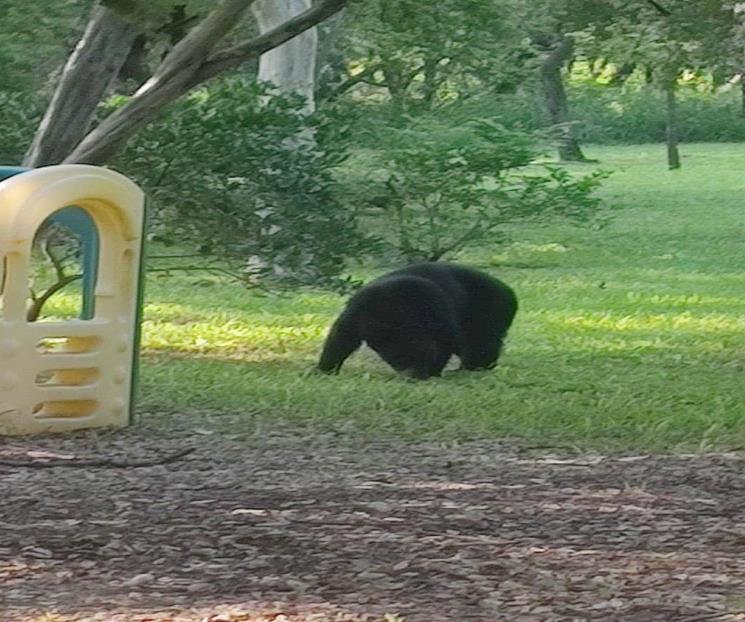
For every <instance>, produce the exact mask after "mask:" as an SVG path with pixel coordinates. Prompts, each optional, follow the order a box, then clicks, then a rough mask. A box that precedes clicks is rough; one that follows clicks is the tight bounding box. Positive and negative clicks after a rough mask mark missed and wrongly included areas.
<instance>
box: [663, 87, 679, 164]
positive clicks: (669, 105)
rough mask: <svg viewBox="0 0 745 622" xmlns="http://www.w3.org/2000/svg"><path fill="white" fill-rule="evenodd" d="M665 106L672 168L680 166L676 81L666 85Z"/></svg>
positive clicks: (669, 160)
mask: <svg viewBox="0 0 745 622" xmlns="http://www.w3.org/2000/svg"><path fill="white" fill-rule="evenodd" d="M665 108H666V113H667V128H666V132H665V138H666V141H667V167H668V168H669V169H671V170H672V169H676V168H680V152H679V150H678V102H677V99H676V97H675V83H674V82H672V83H670V84H668V85H666V87H665Z"/></svg>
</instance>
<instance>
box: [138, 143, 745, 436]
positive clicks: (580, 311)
mask: <svg viewBox="0 0 745 622" xmlns="http://www.w3.org/2000/svg"><path fill="white" fill-rule="evenodd" d="M682 151H683V167H684V168H683V169H682V170H679V171H668V170H667V169H666V166H665V161H664V147H663V146H661V145H640V146H623V147H602V148H600V147H595V148H594V147H588V148H587V149H586V152H587V154H588V156H590V157H593V158H598V159H599V160H600V164H599V165H598V166H600V167H602V168H604V169H608V170H613V171H614V173H613V175H612V176H611V177H610V179H608V180H607V181H606V182H605V184H604V189H603V194H604V196H605V197H606V198H607V201H608V204H609V205H610V206H612V207H614V208H615V216H614V220H613V222H612V224H611V225H610V226H609V227H607V228H605V229H603V230H601V231H589V230H584V229H577V228H572V227H569V226H566V225H558V226H556V225H551V226H542V227H541V226H534V225H531V226H528V227H525V228H520V229H516V230H514V231H513V237H514V243H513V244H512V245H510V246H508V247H501V248H500V247H498V248H493V249H486V250H482V251H479V252H474V253H470V254H469V255H468V256H466V257H463V258H462V261H464V262H466V263H471V264H474V265H478V266H481V267H484V268H486V269H488V270H489V271H490V272H492V273H493V274H495V275H497V276H499V277H500V278H502V279H504V280H505V281H507V282H508V283H510V284H511V285H512V286H513V287H514V288H515V290H516V291H517V293H518V296H519V299H520V303H521V308H520V311H519V312H518V315H517V318H516V323H515V324H514V326H513V329H512V331H511V333H510V336H509V341H508V345H507V348H506V351H505V353H504V355H503V358H502V359H501V364H500V366H499V368H498V369H496V370H495V371H492V372H484V373H464V374H459V373H450V374H446V375H445V376H444V377H442V378H440V379H435V380H432V381H427V382H412V381H406V380H403V379H400V378H398V377H396V376H394V374H393V372H392V371H390V370H389V369H388V368H386V367H385V366H384V365H383V364H382V363H380V362H379V361H378V360H377V359H376V358H375V357H374V356H373V355H372V354H371V353H369V352H368V353H365V352H359V353H357V354H356V355H355V356H354V357H353V358H352V359H351V360H350V361H349V362H348V363H347V365H346V366H345V368H344V369H343V370H342V373H341V374H340V375H339V376H336V377H326V376H320V375H316V374H312V373H308V371H309V369H310V368H311V367H312V366H313V363H314V361H315V358H316V356H317V353H318V351H319V348H320V346H321V344H322V340H323V337H324V335H325V331H326V330H327V327H328V325H329V323H330V322H331V321H332V320H333V318H334V317H335V315H336V314H337V313H338V312H339V310H340V309H341V307H342V304H343V299H342V298H340V297H338V296H335V295H329V294H322V293H312V292H311V293H307V292H306V293H301V294H298V295H296V296H291V297H258V296H256V295H254V294H252V293H249V292H246V291H244V290H242V289H241V288H239V287H237V286H232V285H226V284H220V283H215V282H209V281H205V282H203V283H196V284H195V280H194V279H191V280H190V279H186V278H158V277H155V276H153V277H151V278H150V279H149V281H148V284H147V304H146V309H145V323H144V361H143V365H142V374H141V375H142V378H141V389H142V397H141V410H142V411H143V412H144V413H145V415H144V416H147V417H162V419H163V423H164V424H167V422H168V420H169V416H168V414H167V413H171V412H180V413H183V412H193V413H194V417H195V421H196V422H197V424H199V422H204V418H205V417H206V418H208V419H209V420H210V421H209V423H210V425H216V426H218V427H222V428H223V429H225V430H226V431H230V432H231V433H235V434H237V435H241V434H253V433H255V432H256V431H257V430H259V431H260V430H263V429H266V428H270V427H271V426H275V425H281V426H283V427H286V426H299V427H301V428H303V429H307V428H311V429H315V430H319V431H323V432H333V431H335V432H338V433H340V434H342V435H343V436H345V437H352V438H355V439H361V440H367V439H374V438H381V437H389V438H390V437H399V438H407V439H429V440H433V439H435V440H442V441H450V440H460V439H472V438H498V437H510V438H517V439H520V440H521V441H524V442H526V443H528V444H539V445H544V444H545V445H563V446H576V447H578V448H581V449H583V450H586V449H595V450H600V451H652V450H679V449H684V448H685V449H700V450H707V449H723V448H732V447H739V446H742V445H745V417H744V416H743V412H744V411H745V389H744V388H743V384H744V383H743V381H744V380H745V269H744V268H745V233H744V231H745V227H744V226H743V225H744V224H745V205H744V204H743V199H742V197H743V191H744V190H745V175H743V171H745V145H736V144H716V145H712V144H699V145H684V146H683V149H682ZM588 166H589V165H576V168H577V170H581V171H586V170H588ZM156 413H159V414H156ZM224 415H233V416H224Z"/></svg>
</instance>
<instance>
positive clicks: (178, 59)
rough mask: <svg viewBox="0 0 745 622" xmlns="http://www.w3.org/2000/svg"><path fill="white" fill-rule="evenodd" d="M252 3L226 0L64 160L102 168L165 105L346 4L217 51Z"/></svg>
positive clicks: (328, 4)
mask: <svg viewBox="0 0 745 622" xmlns="http://www.w3.org/2000/svg"><path fill="white" fill-rule="evenodd" d="M251 2H252V0H222V2H221V3H220V4H219V5H218V6H217V7H216V8H215V9H213V11H212V12H211V13H210V14H209V15H208V16H207V17H206V18H205V19H204V20H202V22H200V23H199V25H197V26H195V27H194V28H193V29H192V30H191V31H190V32H189V34H188V35H186V36H185V37H184V38H183V39H182V40H181V41H179V43H178V44H177V45H175V46H174V47H173V49H172V50H171V51H170V52H169V53H168V55H167V56H166V57H165V58H164V59H163V62H162V63H161V64H160V66H159V67H158V69H157V70H156V71H155V73H154V74H153V76H152V77H151V78H150V79H149V80H148V81H147V82H145V84H143V85H142V86H141V87H140V88H139V89H138V90H137V92H136V93H135V94H134V95H133V96H132V98H131V99H130V100H129V101H128V102H127V103H126V104H125V105H124V106H122V107H121V108H119V109H118V110H116V111H115V112H113V113H112V114H111V115H109V116H108V117H106V118H105V119H104V120H103V121H102V122H101V123H100V124H99V125H98V127H96V128H95V129H94V130H93V131H92V132H90V133H89V134H88V135H87V136H86V137H85V138H84V139H83V140H82V141H81V142H80V144H79V145H78V146H77V147H76V148H75V149H74V150H73V151H72V153H70V154H69V155H67V157H66V158H65V159H64V161H65V162H66V163H87V164H101V163H103V162H105V161H106V160H108V159H109V158H111V157H112V156H113V155H114V154H115V153H116V152H117V151H118V150H119V149H120V148H121V146H122V145H123V144H124V143H125V142H126V141H127V140H128V139H129V138H130V137H131V136H132V135H133V134H135V133H136V132H137V131H138V130H139V129H140V128H142V127H143V126H145V125H147V123H149V122H150V121H151V120H152V119H153V118H154V117H155V116H157V114H158V113H159V112H160V111H161V110H162V109H163V107H164V106H166V105H167V104H169V103H171V102H173V101H174V100H176V99H178V98H179V97H181V96H182V95H183V94H185V93H187V92H188V91H190V90H191V89H193V88H194V87H195V86H197V85H199V84H201V83H203V82H205V81H207V80H209V79H210V78H213V77H215V76H217V75H219V74H221V73H223V72H225V71H228V70H230V69H234V68H236V67H238V66H240V65H241V64H243V63H244V62H246V61H248V60H251V59H254V58H257V57H259V56H261V55H262V54H264V53H265V52H268V51H269V50H271V49H273V48H275V47H277V46H279V45H282V44H283V43H285V42H286V41H289V40H290V39H292V38H293V37H295V36H297V35H299V34H301V33H303V32H305V31H306V30H307V29H308V28H312V27H313V26H315V25H316V24H317V23H319V22H321V21H323V20H324V19H326V18H328V17H330V16H331V15H333V14H334V13H336V12H337V11H339V10H341V9H342V8H343V6H344V5H345V4H346V0H320V1H319V2H317V3H316V4H315V5H314V6H313V8H311V9H309V10H307V11H304V12H303V13H301V14H300V15H297V16H295V17H293V18H292V19H290V20H288V21H286V22H284V23H282V24H280V25H279V26H278V27H276V28H274V29H272V30H270V31H268V32H266V33H263V34H261V35H259V36H258V37H255V38H254V39H251V40H248V41H245V42H242V43H239V44H236V45H233V46H231V47H228V48H225V49H222V50H219V51H214V48H215V47H216V46H217V45H218V44H219V43H220V42H221V41H222V39H223V37H224V36H225V35H226V34H227V33H228V32H229V31H230V30H231V29H232V27H233V26H234V25H235V24H236V23H237V21H238V19H239V18H240V16H241V14H242V13H243V12H244V11H245V10H246V9H247V8H248V7H249V5H250V4H251Z"/></svg>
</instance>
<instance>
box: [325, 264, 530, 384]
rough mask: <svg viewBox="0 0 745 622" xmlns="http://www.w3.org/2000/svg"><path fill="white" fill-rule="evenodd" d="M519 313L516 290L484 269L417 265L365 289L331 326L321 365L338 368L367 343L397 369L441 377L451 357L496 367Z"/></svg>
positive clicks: (475, 366) (466, 365) (467, 364)
mask: <svg viewBox="0 0 745 622" xmlns="http://www.w3.org/2000/svg"><path fill="white" fill-rule="evenodd" d="M516 312H517V297H516V296H515V293H514V292H513V291H512V290H511V289H510V288H509V287H508V286H507V285H505V284H504V283H502V282H501V281H499V280H497V279H495V278H492V277H490V276H489V275H487V274H484V273H483V272H479V271H478V270H474V269H472V268H466V267H463V266H458V265H454V264H446V263H433V262H429V263H420V264H415V265H412V266H407V267H406V268H401V269H399V270H395V271H394V272H390V273H388V274H386V275H384V276H382V277H380V278H378V279H376V280H375V281H372V282H371V283H369V284H368V285H366V286H365V287H363V288H362V289H360V290H359V291H358V292H357V293H356V294H355V295H354V296H352V298H351V299H350V300H349V302H348V303H347V306H346V308H345V309H344V311H343V312H342V314H341V315H340V316H339V317H338V318H337V320H336V321H335V322H334V324H333V325H332V326H331V330H330V331H329V334H328V337H326V343H325V344H324V346H323V352H322V353H321V358H320V361H319V363H318V367H319V369H320V370H321V371H324V372H338V371H339V369H340V368H341V366H342V364H343V363H344V361H345V360H346V359H347V357H348V356H349V355H350V354H352V352H354V351H355V350H356V349H357V348H359V347H360V345H361V344H362V342H363V341H364V342H365V343H367V345H368V346H369V347H370V348H372V349H373V350H375V351H376V352H377V353H378V354H379V355H380V357H381V358H382V359H383V360H384V361H385V362H386V363H388V364H389V365H390V366H391V367H393V369H395V370H396V371H398V372H400V373H402V374H404V375H406V376H410V377H413V378H421V379H425V378H429V377H430V376H439V375H440V373H441V372H442V370H443V368H444V367H445V365H446V364H447V362H448V360H449V359H450V356H451V355H452V354H455V355H457V356H458V357H459V358H460V361H461V369H488V368H491V367H494V365H496V363H497V359H498V358H499V353H500V351H501V349H502V341H503V340H504V337H505V335H506V334H507V329H508V328H509V327H510V324H512V319H513V318H514V317H515V313H516Z"/></svg>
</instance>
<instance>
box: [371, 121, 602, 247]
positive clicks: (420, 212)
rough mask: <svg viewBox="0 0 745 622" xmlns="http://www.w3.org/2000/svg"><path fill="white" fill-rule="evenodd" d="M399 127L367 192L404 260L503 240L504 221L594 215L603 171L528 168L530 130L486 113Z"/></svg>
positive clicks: (532, 153)
mask: <svg viewBox="0 0 745 622" xmlns="http://www.w3.org/2000/svg"><path fill="white" fill-rule="evenodd" d="M423 126H424V127H423ZM397 134H398V140H397V141H395V142H397V143H398V144H399V145H400V146H399V147H398V148H392V149H389V150H386V151H384V152H383V154H382V160H383V170H384V173H383V175H382V176H381V177H380V179H378V180H373V181H372V182H371V186H372V188H371V189H370V191H369V192H368V193H366V194H367V196H368V202H369V205H370V206H372V207H373V208H374V209H376V210H378V213H379V214H380V215H382V216H383V218H381V219H379V222H380V221H383V222H389V223H391V224H390V226H389V231H388V236H387V240H388V242H389V244H391V245H392V246H393V247H394V248H395V250H396V251H397V253H399V254H400V255H401V256H403V257H404V258H405V259H406V260H408V261H417V260H422V259H427V260H432V261H434V260H438V259H440V258H443V257H446V256H448V255H452V254H455V253H457V252H458V251H460V250H462V249H463V248H465V247H466V246H471V245H475V244H478V243H479V242H484V241H486V240H487V239H488V240H489V241H490V242H495V241H499V240H500V239H502V240H503V239H504V233H503V232H502V231H501V229H502V228H503V227H504V225H507V224H509V223H514V222H525V221H526V220H527V219H530V218H536V217H539V216H541V217H546V216H554V215H556V216H562V217H569V218H572V219H574V220H575V221H578V222H588V221H590V220H592V219H593V218H594V217H596V216H597V215H598V208H599V206H600V201H599V199H598V198H597V197H595V196H594V194H593V192H594V190H595V189H596V188H597V186H598V185H599V183H600V180H601V179H602V178H603V177H604V176H605V173H602V172H594V173H591V174H589V175H586V176H584V177H579V178H575V177H573V176H572V175H570V174H569V173H568V172H566V171H565V170H564V169H561V168H558V167H543V169H542V170H543V171H544V172H543V174H537V172H536V170H535V168H537V167H532V168H531V170H525V169H524V167H527V166H528V165H529V164H530V163H531V162H532V161H533V160H534V158H535V157H536V152H535V149H534V143H535V139H534V137H532V136H531V135H528V134H525V133H523V132H515V131H510V130H507V129H505V128H504V127H503V126H502V125H500V124H498V123H495V122H494V121H491V120H486V119H481V120H476V121H471V122H469V123H467V124H466V125H464V126H461V127H459V128H446V129H443V128H439V130H438V128H436V127H432V126H431V125H430V126H427V124H426V123H425V124H420V125H419V126H418V128H417V129H416V130H411V129H409V130H403V131H398V132H397ZM386 142H387V143H388V144H390V142H392V141H386Z"/></svg>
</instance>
